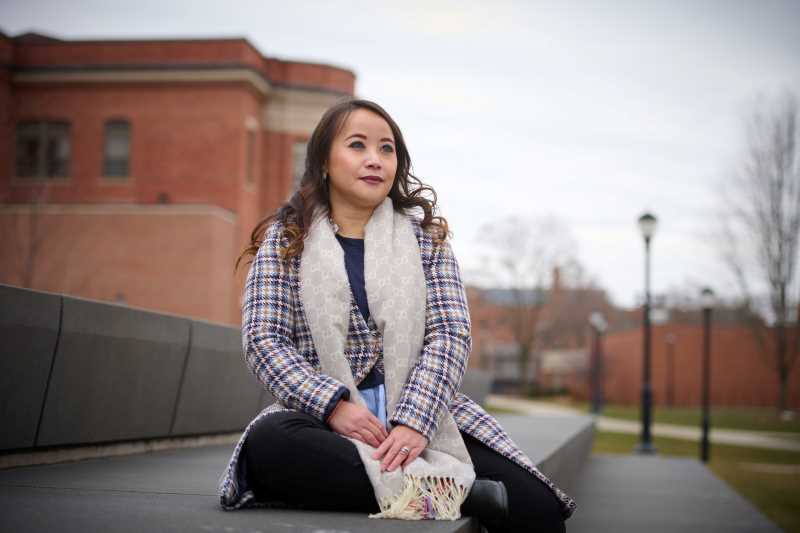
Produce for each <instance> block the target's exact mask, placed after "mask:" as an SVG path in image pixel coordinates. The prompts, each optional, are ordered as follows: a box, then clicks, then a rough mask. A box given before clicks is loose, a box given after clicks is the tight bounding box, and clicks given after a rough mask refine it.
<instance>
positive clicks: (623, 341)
mask: <svg viewBox="0 0 800 533" xmlns="http://www.w3.org/2000/svg"><path fill="white" fill-rule="evenodd" d="M669 333H672V334H674V335H675V348H674V356H673V357H674V368H675V371H674V382H673V387H674V388H673V390H674V401H675V405H683V406H688V405H698V404H699V402H700V395H701V376H702V366H701V365H702V353H703V351H702V350H703V344H702V343H703V331H702V327H701V326H699V325H663V326H654V327H653V336H652V357H651V365H652V366H651V383H652V387H653V399H654V402H655V404H656V405H665V404H666V400H667V388H668V385H667V379H668V372H667V343H666V336H667V334H669ZM642 350H643V348H642V334H641V330H639V329H633V330H628V331H624V332H619V333H614V334H611V335H608V336H607V338H606V339H605V344H604V361H605V368H606V372H605V386H604V393H605V397H606V400H607V401H609V402H614V403H622V404H638V403H639V402H640V397H641V384H642ZM772 357H773V356H772V355H771V354H770V353H764V352H762V350H761V349H760V347H759V345H758V343H757V342H756V340H755V339H754V337H753V335H752V333H751V332H750V330H749V329H748V328H746V327H738V326H716V327H714V328H713V331H712V337H711V402H712V404H714V405H741V406H775V405H777V398H778V378H777V374H776V372H775V371H774V370H773V368H774V364H773V361H774V359H773V358H772ZM586 379H587V378H586V376H585V375H581V376H576V377H575V380H574V382H573V384H572V387H571V389H572V390H573V392H574V394H575V396H577V397H582V398H586V393H587V390H586ZM789 386H790V387H789V397H788V403H789V405H790V406H791V407H793V408H798V407H800V364H795V367H794V369H793V372H792V374H791V375H790V378H789Z"/></svg>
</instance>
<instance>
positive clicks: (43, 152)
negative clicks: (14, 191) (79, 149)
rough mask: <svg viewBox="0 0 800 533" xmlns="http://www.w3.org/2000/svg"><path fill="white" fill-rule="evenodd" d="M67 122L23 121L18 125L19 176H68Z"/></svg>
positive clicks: (68, 143)
mask: <svg viewBox="0 0 800 533" xmlns="http://www.w3.org/2000/svg"><path fill="white" fill-rule="evenodd" d="M69 130H70V127H69V123H68V122H51V121H41V120H39V121H25V122H20V123H18V124H17V154H16V157H17V161H16V175H17V177H20V178H66V177H68V176H69V163H70V141H69V135H70V131H69Z"/></svg>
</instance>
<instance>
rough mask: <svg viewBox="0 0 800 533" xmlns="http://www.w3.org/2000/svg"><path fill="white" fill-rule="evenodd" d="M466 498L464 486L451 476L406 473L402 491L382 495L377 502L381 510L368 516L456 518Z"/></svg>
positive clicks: (416, 518)
mask: <svg viewBox="0 0 800 533" xmlns="http://www.w3.org/2000/svg"><path fill="white" fill-rule="evenodd" d="M466 497H467V489H466V488H465V487H463V486H462V485H458V484H457V483H456V481H455V479H453V478H451V477H438V476H425V477H417V476H411V475H405V476H404V485H403V490H401V491H400V492H399V493H398V494H396V495H395V496H392V497H387V498H383V499H382V500H381V501H380V502H378V505H379V506H380V508H381V512H380V513H376V514H371V515H369V517H370V518H398V519H400V520H458V519H459V518H461V504H462V503H464V500H465V499H466Z"/></svg>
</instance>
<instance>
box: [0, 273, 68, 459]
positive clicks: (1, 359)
mask: <svg viewBox="0 0 800 533" xmlns="http://www.w3.org/2000/svg"><path fill="white" fill-rule="evenodd" d="M60 318H61V297H60V296H56V295H53V294H47V293H42V292H35V291H27V290H24V289H18V288H16V287H9V286H6V285H0V339H1V340H0V428H3V429H2V431H0V450H8V449H13V448H28V447H32V446H33V445H34V440H35V437H36V429H37V426H38V425H39V417H40V415H41V412H42V405H43V403H44V397H45V391H46V389H47V381H48V376H49V374H50V368H51V365H52V362H53V355H54V353H55V348H56V342H57V340H58V330H59V320H60Z"/></svg>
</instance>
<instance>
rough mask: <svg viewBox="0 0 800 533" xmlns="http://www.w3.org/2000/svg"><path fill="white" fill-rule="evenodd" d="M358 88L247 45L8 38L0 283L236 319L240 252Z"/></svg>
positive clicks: (324, 70) (4, 42)
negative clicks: (328, 118)
mask: <svg viewBox="0 0 800 533" xmlns="http://www.w3.org/2000/svg"><path fill="white" fill-rule="evenodd" d="M354 83H355V76H354V74H353V73H352V72H350V71H348V70H344V69H341V68H337V67H333V66H328V65H320V64H312V63H302V62H294V61H283V60H279V59H275V58H270V57H265V56H264V55H262V54H261V53H260V52H259V51H258V50H257V49H256V48H255V47H254V46H253V45H252V44H250V43H249V42H248V41H247V40H245V39H190V40H133V41H131V40H92V41H73V40H60V39H55V38H51V37H48V36H44V35H38V34H24V35H20V36H17V37H9V36H6V35H3V34H2V33H0V162H1V163H2V164H0V257H2V262H0V283H7V284H12V285H20V286H27V287H31V288H35V289H41V290H46V291H53V292H62V293H67V294H73V295H77V296H83V297H88V298H93V299H98V300H106V301H118V302H124V303H126V304H128V305H131V306H136V307H143V308H148V309H154V310H159V311H164V312H169V313H175V314H178V315H185V316H191V317H196V318H201V319H206V320H211V321H216V322H222V323H228V324H233V325H238V324H239V320H240V294H241V286H242V282H243V278H244V276H245V274H246V271H247V269H246V268H244V269H240V270H239V272H238V274H237V275H236V276H234V274H233V264H234V262H235V259H236V257H237V256H238V254H239V252H240V251H241V249H242V248H243V247H244V246H245V245H246V243H247V242H248V241H249V236H250V232H251V231H252V229H253V227H254V226H255V224H256V223H257V221H258V220H260V219H261V218H262V217H263V216H265V215H266V214H268V213H270V212H271V211H272V210H274V209H275V208H276V207H277V206H278V205H279V204H280V203H281V202H282V201H284V200H285V199H286V198H287V197H288V195H289V193H290V191H291V190H292V188H293V184H294V182H295V181H296V180H298V179H299V175H300V174H301V172H302V165H303V158H304V150H305V143H306V141H307V139H308V137H309V136H310V134H311V131H312V129H313V127H314V125H315V124H316V122H317V120H318V119H319V117H320V116H321V114H322V113H323V111H324V110H325V109H326V108H327V107H329V106H330V105H331V104H333V103H334V102H335V101H336V100H337V99H339V98H341V97H342V96H346V95H352V94H353V87H354Z"/></svg>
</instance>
